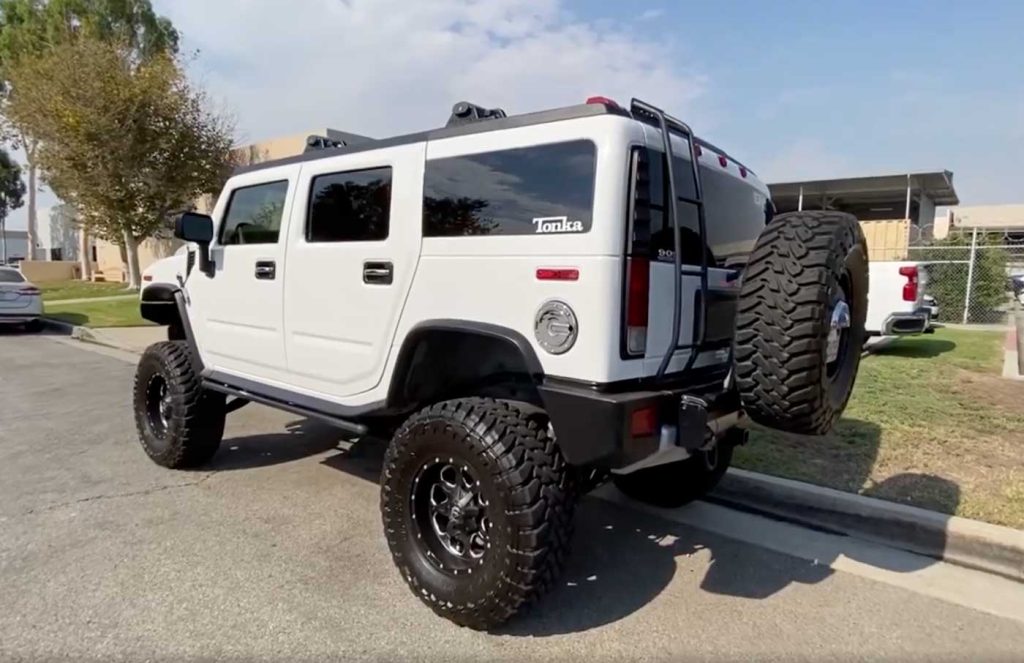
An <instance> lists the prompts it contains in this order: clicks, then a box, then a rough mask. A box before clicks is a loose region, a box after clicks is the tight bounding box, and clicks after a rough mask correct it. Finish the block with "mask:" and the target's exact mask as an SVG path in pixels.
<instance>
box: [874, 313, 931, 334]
mask: <svg viewBox="0 0 1024 663" xmlns="http://www.w3.org/2000/svg"><path fill="white" fill-rule="evenodd" d="M931 326H932V320H931V313H930V312H929V311H928V310H927V309H918V310H917V311H915V312H913V313H893V314H892V315H890V316H889V317H888V318H886V319H885V322H884V323H883V324H882V335H883V336H904V335H908V334H924V333H927V332H928V330H929V329H930V328H931Z"/></svg>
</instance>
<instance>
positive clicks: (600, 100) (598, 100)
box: [587, 96, 619, 108]
mask: <svg viewBox="0 0 1024 663" xmlns="http://www.w3.org/2000/svg"><path fill="white" fill-rule="evenodd" d="M587 103H588V104H601V105H603V106H611V107H612V108H619V105H618V104H617V103H615V100H614V99H609V98H608V97H600V96H598V97H587Z"/></svg>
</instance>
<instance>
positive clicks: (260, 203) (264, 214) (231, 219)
mask: <svg viewBox="0 0 1024 663" xmlns="http://www.w3.org/2000/svg"><path fill="white" fill-rule="evenodd" d="M287 195H288V182H287V181H286V180H285V181H279V182H268V183H266V184H257V185H255V186H247V187H242V188H239V189H235V190H234V191H232V192H231V199H230V200H229V201H228V208H227V211H226V212H225V214H224V221H223V223H221V227H220V237H219V240H218V241H219V243H220V244H223V245H231V244H274V243H276V242H277V237H278V234H279V232H280V230H281V217H282V216H283V215H284V201H285V198H286V197H287Z"/></svg>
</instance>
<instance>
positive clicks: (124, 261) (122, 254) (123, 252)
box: [117, 232, 128, 283]
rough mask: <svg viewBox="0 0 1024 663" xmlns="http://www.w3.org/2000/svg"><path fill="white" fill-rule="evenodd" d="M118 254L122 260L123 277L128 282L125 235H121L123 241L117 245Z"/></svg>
mask: <svg viewBox="0 0 1024 663" xmlns="http://www.w3.org/2000/svg"><path fill="white" fill-rule="evenodd" d="M117 252H118V254H119V257H120V258H121V277H122V280H123V281H124V282H125V283H127V282H128V250H127V249H126V248H124V233H123V232H122V233H121V241H120V242H118V243H117Z"/></svg>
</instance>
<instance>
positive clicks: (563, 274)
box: [537, 267, 580, 281]
mask: <svg viewBox="0 0 1024 663" xmlns="http://www.w3.org/2000/svg"><path fill="white" fill-rule="evenodd" d="M537 280H538V281H579V280H580V270H578V269H571V268H570V269H552V268H549V267H541V268H539V269H538V270H537Z"/></svg>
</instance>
